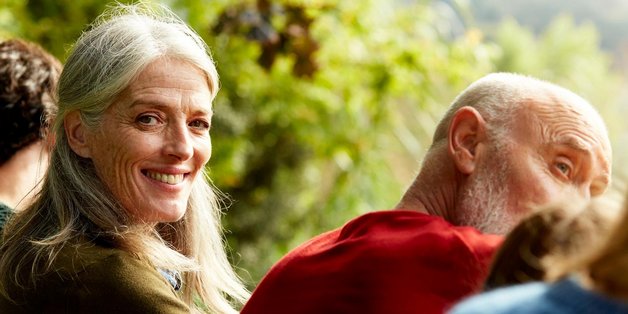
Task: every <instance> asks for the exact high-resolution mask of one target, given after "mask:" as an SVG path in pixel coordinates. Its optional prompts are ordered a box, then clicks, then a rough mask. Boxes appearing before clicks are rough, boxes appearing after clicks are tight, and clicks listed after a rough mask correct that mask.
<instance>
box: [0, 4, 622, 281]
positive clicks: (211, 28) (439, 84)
mask: <svg viewBox="0 0 628 314" xmlns="http://www.w3.org/2000/svg"><path fill="white" fill-rule="evenodd" d="M107 2H108V1H99V0H81V1H77V0H30V1H27V0H0V4H1V5H0V38H9V37H23V38H26V39H29V40H33V41H36V42H38V43H40V44H41V45H43V46H44V47H45V48H47V49H49V50H50V51H51V52H53V53H54V54H55V55H57V56H58V57H59V58H60V59H61V60H64V59H65V54H66V52H67V50H68V49H69V48H70V47H71V44H72V43H73V42H74V41H75V40H76V38H77V37H78V35H79V34H80V32H81V30H82V29H83V28H84V27H85V26H86V24H87V23H89V21H91V20H92V19H93V18H95V17H96V16H97V15H98V14H99V13H100V12H102V10H103V9H104V7H105V6H106V4H107ZM161 3H165V4H167V5H169V6H170V7H171V8H173V9H174V10H175V11H176V12H177V13H178V14H179V15H180V16H181V17H183V18H184V19H185V20H186V21H187V22H188V23H189V24H190V25H192V27H193V28H194V29H196V30H197V31H198V32H199V33H200V34H201V36H202V37H204V38H205V40H206V41H207V43H208V44H209V46H210V47H211V49H212V53H213V56H214V58H215V60H216V63H217V67H218V71H219V73H220V77H221V86H222V87H221V91H220V93H219V96H218V98H217V100H216V102H215V110H216V115H215V120H214V124H213V129H212V131H211V132H212V139H213V144H214V155H213V156H212V160H211V161H210V165H209V167H210V169H211V177H212V179H213V180H214V183H215V185H216V186H217V187H218V188H219V189H220V190H222V191H223V192H225V193H226V194H227V195H229V198H230V200H231V201H229V202H227V205H229V207H228V208H227V210H226V215H225V219H224V225H225V228H226V230H228V233H227V240H228V241H229V243H230V247H231V250H232V252H231V257H232V259H233V262H234V263H235V264H236V265H237V266H238V267H239V268H240V271H241V274H242V276H243V277H244V279H245V280H246V281H247V282H248V284H249V286H250V287H253V286H254V285H255V284H256V283H257V282H258V281H259V279H260V278H261V276H262V275H263V274H264V273H265V272H266V271H267V269H268V267H270V265H272V263H274V262H275V261H276V260H277V259H278V258H280V257H281V256H282V255H283V254H285V253H286V252H287V251H288V250H289V249H291V248H293V247H294V246H296V245H298V244H299V243H301V242H303V241H304V240H306V239H308V238H310V237H311V236H313V235H315V234H318V233H320V232H322V231H325V230H329V229H331V228H335V227H337V226H340V225H342V224H343V223H344V222H345V221H346V220H348V219H350V218H352V217H354V216H357V215H358V214H360V213H364V212H367V211H372V210H378V209H388V208H391V207H393V206H394V205H395V204H396V202H397V200H398V199H399V197H400V196H401V194H402V192H403V190H404V189H405V187H406V186H407V185H408V184H409V183H410V181H411V180H412V178H413V176H414V175H415V171H416V170H417V168H418V165H419V162H420V160H421V158H422V155H423V154H424V152H425V151H426V148H427V146H428V145H429V144H430V138H431V134H432V132H433V130H434V127H435V124H436V122H437V121H438V119H439V117H440V116H441V114H442V113H443V112H444V110H445V109H446V107H447V106H448V105H449V103H450V102H451V101H452V99H453V98H454V97H455V95H456V94H457V93H458V92H460V91H461V90H462V89H463V88H465V87H466V86H467V85H468V84H469V83H470V82H472V81H474V80H476V79H478V78H479V77H481V76H483V75H485V74H487V73H489V72H494V71H511V72H519V73H525V74H530V75H533V76H536V77H539V78H543V79H546V80H549V81H552V82H555V83H558V84H561V85H563V86H565V87H568V88H570V89H572V90H573V91H575V92H576V93H578V94H580V95H582V96H583V97H585V98H586V99H588V100H589V101H590V102H591V103H592V104H594V105H595V106H596V107H597V108H598V110H599V111H600V112H601V113H602V115H603V117H604V118H605V120H606V122H607V124H608V127H609V130H610V134H611V137H612V141H613V144H614V158H615V163H614V165H615V166H614V171H615V173H614V174H615V175H616V177H615V181H620V180H617V179H619V178H621V177H622V176H623V175H624V174H623V173H622V172H625V171H623V170H622V165H623V164H625V163H626V161H627V160H628V150H627V148H626V143H627V142H628V132H626V128H627V126H626V123H624V121H625V120H626V119H627V118H628V112H627V111H628V103H627V102H628V98H627V93H626V74H627V73H628V35H627V34H628V32H627V31H626V30H627V29H628V1H622V0H597V1H590V0H554V1H546V0H510V1H502V0H468V1H418V0H416V1H410V0H397V1H393V0H359V1H344V0H343V1H340V0H338V1H330V0H319V1H315V0H310V1H307V0H300V1H299V0H294V1H289V0H278V1H263V0H259V1H244V0H242V1H240V0H230V1H226V0H171V1H162V2H161Z"/></svg>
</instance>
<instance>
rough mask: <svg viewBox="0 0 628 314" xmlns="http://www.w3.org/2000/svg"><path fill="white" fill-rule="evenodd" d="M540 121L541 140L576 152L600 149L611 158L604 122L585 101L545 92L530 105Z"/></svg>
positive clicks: (529, 101)
mask: <svg viewBox="0 0 628 314" xmlns="http://www.w3.org/2000/svg"><path fill="white" fill-rule="evenodd" d="M527 103H528V108H530V109H531V110H530V111H531V112H532V113H533V115H534V116H536V118H537V119H536V120H537V121H538V124H539V128H540V130H541V136H542V139H543V140H544V141H546V142H553V143H564V144H568V145H570V146H573V147H574V148H576V149H581V150H592V149H594V148H596V147H599V148H600V149H601V150H602V151H603V152H604V154H605V155H607V156H606V158H610V154H611V152H610V143H609V139H608V133H607V131H606V126H605V124H604V121H603V120H602V118H601V117H600V116H599V114H598V113H597V111H595V109H594V108H593V107H592V106H591V105H589V104H588V103H586V102H585V101H584V100H583V99H581V98H579V97H575V96H571V95H565V94H558V95H557V94H553V93H551V92H546V93H545V94H542V95H538V96H537V97H535V98H534V99H529V100H528V101H527Z"/></svg>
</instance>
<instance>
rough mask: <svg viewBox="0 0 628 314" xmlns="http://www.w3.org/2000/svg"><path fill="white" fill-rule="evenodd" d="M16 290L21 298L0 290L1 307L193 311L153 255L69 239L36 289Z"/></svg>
mask: <svg viewBox="0 0 628 314" xmlns="http://www.w3.org/2000/svg"><path fill="white" fill-rule="evenodd" d="M12 290H13V289H12ZM13 291H14V292H16V293H17V295H19V297H18V298H17V300H14V301H17V303H18V304H17V305H16V304H15V303H14V302H11V301H9V300H7V299H5V298H3V297H1V296H0V313H164V314H165V313H173V314H178V313H189V312H190V310H189V308H188V306H187V305H186V304H185V303H183V301H182V300H181V299H180V298H179V296H178V295H177V292H175V291H174V289H173V288H172V286H171V285H170V284H169V283H168V281H166V279H165V278H164V277H163V276H162V275H161V274H160V273H159V272H158V270H157V269H155V267H153V266H152V265H151V264H150V263H149V262H148V261H145V260H143V259H140V258H138V257H136V256H134V255H131V254H129V253H127V252H125V251H122V250H119V249H113V248H105V247H102V246H98V245H94V244H90V243H83V244H81V245H78V246H77V245H70V244H68V245H66V246H65V247H64V248H63V249H62V250H61V252H60V253H59V256H58V258H57V259H56V260H55V262H54V264H53V271H51V272H49V273H47V274H45V275H44V276H43V277H41V278H40V279H39V280H38V281H37V284H36V286H35V287H34V288H33V289H29V290H24V289H14V290H13Z"/></svg>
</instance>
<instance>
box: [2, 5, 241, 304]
mask: <svg viewBox="0 0 628 314" xmlns="http://www.w3.org/2000/svg"><path fill="white" fill-rule="evenodd" d="M217 91H218V75H217V72H216V68H215V66H214V63H213V61H212V59H211V57H210V55H209V52H208V48H207V46H206V44H205V43H204V42H203V41H202V39H201V38H200V37H199V36H198V35H197V34H196V33H195V32H194V31H193V30H192V29H190V28H189V27H188V26H187V25H186V24H185V23H184V22H182V21H181V20H180V19H179V18H177V17H176V16H175V15H174V14H173V13H172V12H171V11H169V10H168V9H166V8H164V7H159V6H157V7H155V6H149V5H146V4H139V5H131V6H126V5H121V4H118V5H117V6H115V7H113V8H110V9H109V10H108V11H107V12H106V13H105V14H103V15H102V16H101V17H100V18H99V19H98V20H97V21H96V22H95V23H94V24H93V25H92V26H91V27H90V28H89V30H88V31H86V32H85V33H83V35H82V36H81V37H80V38H79V40H78V41H77V43H76V44H75V46H74V48H73V50H72V52H71V53H70V55H69V57H68V59H67V61H66V65H65V68H64V70H63V72H62V73H61V77H60V81H59V87H58V105H59V110H58V115H57V118H56V120H55V124H54V128H53V132H54V136H55V137H56V142H55V145H54V147H53V149H52V152H51V162H50V167H49V170H48V173H47V174H46V177H45V179H44V182H43V186H42V190H41V192H40V193H39V194H38V195H37V197H36V199H35V201H34V203H33V205H31V206H29V207H28V208H26V209H25V210H24V211H23V212H20V213H18V214H17V215H16V216H14V217H13V218H12V219H11V220H9V222H8V224H7V226H6V228H7V230H6V232H5V237H4V239H3V243H2V246H1V247H0V254H1V255H0V269H2V272H1V273H0V312H2V313H19V312H35V313H40V312H63V313H68V312H77V313H97V312H103V313H114V312H115V313H118V312H120V313H189V312H212V313H232V312H236V308H237V307H238V306H239V305H240V304H241V303H242V302H243V301H244V300H245V299H246V298H247V297H248V292H247V291H246V289H245V288H244V287H243V285H242V284H241V282H240V280H239V279H238V277H237V276H236V274H235V272H234V271H233V269H232V267H231V265H230V264H229V261H228V259H227V256H226V253H225V248H224V245H223V238H222V233H221V226H220V216H221V211H220V208H219V206H218V204H217V203H218V202H217V197H216V193H215V192H214V191H213V189H212V187H211V185H210V184H209V182H208V180H207V178H206V172H205V164H206V163H207V162H208V160H209V158H210V155H211V140H210V135H209V130H210V125H211V117H212V100H213V99H214V97H215V95H216V93H217Z"/></svg>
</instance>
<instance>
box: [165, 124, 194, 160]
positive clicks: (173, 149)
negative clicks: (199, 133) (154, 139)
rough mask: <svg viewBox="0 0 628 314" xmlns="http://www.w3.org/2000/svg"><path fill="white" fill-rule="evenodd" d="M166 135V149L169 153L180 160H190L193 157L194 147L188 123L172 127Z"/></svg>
mask: <svg viewBox="0 0 628 314" xmlns="http://www.w3.org/2000/svg"><path fill="white" fill-rule="evenodd" d="M166 136H167V139H166V145H165V148H164V149H165V153H166V154H167V155H169V156H172V157H174V158H176V159H178V160H188V159H190V158H192V155H193V153H194V148H193V146H192V138H191V136H190V130H189V129H188V126H187V124H184V125H176V126H172V127H170V128H169V130H168V132H167V135H166Z"/></svg>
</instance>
